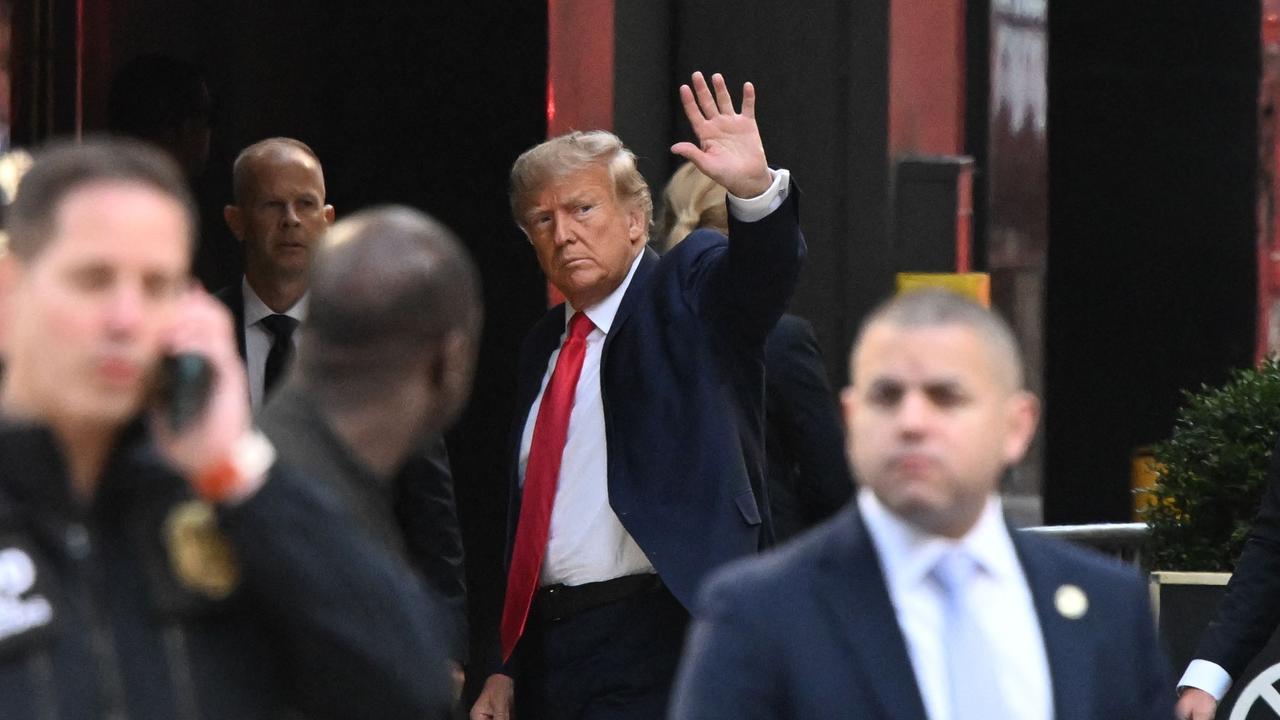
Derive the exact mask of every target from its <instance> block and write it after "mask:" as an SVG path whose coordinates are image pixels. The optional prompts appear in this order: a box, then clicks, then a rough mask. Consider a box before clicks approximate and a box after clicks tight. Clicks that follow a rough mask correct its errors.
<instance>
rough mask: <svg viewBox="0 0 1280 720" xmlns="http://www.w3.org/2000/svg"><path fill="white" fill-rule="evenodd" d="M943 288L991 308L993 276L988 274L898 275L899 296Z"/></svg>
mask: <svg viewBox="0 0 1280 720" xmlns="http://www.w3.org/2000/svg"><path fill="white" fill-rule="evenodd" d="M925 288H941V289H943V290H950V291H951V292H953V293H956V294H957V295H963V296H965V297H967V298H969V299H971V300H973V301H974V302H976V303H978V304H980V305H982V307H985V308H989V307H991V276H990V275H988V274H987V273H898V294H899V295H901V294H902V293H908V292H911V291H912V290H923V289H925Z"/></svg>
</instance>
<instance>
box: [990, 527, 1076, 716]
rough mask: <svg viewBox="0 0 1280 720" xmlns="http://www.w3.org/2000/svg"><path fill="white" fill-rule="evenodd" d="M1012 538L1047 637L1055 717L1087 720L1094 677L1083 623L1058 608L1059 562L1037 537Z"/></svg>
mask: <svg viewBox="0 0 1280 720" xmlns="http://www.w3.org/2000/svg"><path fill="white" fill-rule="evenodd" d="M1010 535H1012V536H1013V543H1014V547H1015V548H1016V549H1017V552H1018V559H1019V560H1020V561H1021V562H1022V571H1023V573H1024V574H1025V575H1026V577H1027V585H1028V586H1029V587H1030V588H1031V599H1032V602H1033V603H1034V604H1035V608H1036V617H1037V618H1038V619H1039V621H1040V632H1041V634H1042V635H1043V636H1044V651H1045V655H1046V656H1047V657H1048V659H1049V677H1050V683H1051V685H1052V687H1053V716H1054V718H1055V719H1056V720H1087V718H1089V717H1091V714H1090V709H1089V707H1088V705H1087V703H1086V702H1085V699H1086V698H1090V697H1093V690H1092V688H1093V687H1094V685H1095V678H1094V677H1093V675H1092V674H1091V668H1092V663H1091V662H1090V659H1089V657H1088V653H1087V652H1086V650H1087V648H1086V647H1085V646H1084V645H1082V644H1081V643H1080V642H1079V640H1078V638H1079V637H1080V624H1079V623H1080V621H1079V620H1073V619H1069V618H1067V617H1066V616H1064V615H1063V614H1062V613H1061V612H1059V611H1058V608H1057V604H1056V603H1057V600H1056V597H1057V594H1058V590H1059V589H1060V588H1061V587H1062V586H1063V585H1064V584H1065V583H1064V582H1063V578H1062V577H1061V576H1060V574H1059V573H1055V572H1053V568H1054V567H1055V566H1056V565H1057V563H1055V562H1054V559H1053V558H1052V557H1051V556H1049V555H1048V554H1046V553H1045V549H1044V547H1043V545H1042V544H1041V541H1038V540H1037V539H1036V538H1032V537H1029V536H1027V535H1026V534H1025V533H1021V532H1018V531H1017V530H1010Z"/></svg>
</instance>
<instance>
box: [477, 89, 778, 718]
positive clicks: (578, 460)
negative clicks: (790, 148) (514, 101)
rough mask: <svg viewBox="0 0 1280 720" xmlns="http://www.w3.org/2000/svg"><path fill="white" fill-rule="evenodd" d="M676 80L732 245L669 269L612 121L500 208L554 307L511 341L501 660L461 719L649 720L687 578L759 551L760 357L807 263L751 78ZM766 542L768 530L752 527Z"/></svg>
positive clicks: (698, 244)
mask: <svg viewBox="0 0 1280 720" xmlns="http://www.w3.org/2000/svg"><path fill="white" fill-rule="evenodd" d="M692 84H693V87H692V88H690V87H689V86H682V88H681V90H680V92H681V98H682V100H683V102H684V107H685V112H686V114H687V116H688V117H689V120H690V122H691V124H692V126H693V130H694V133H695V134H696V135H697V138H698V142H699V144H698V145H694V144H693V143H678V144H676V145H675V146H674V147H673V148H672V150H673V151H674V152H676V153H677V154H680V155H682V156H684V157H686V158H688V159H689V160H691V161H692V162H693V163H694V164H695V165H697V166H698V167H699V169H701V170H702V171H703V172H704V173H706V174H707V175H708V176H710V177H712V178H714V179H715V180H716V181H717V182H719V183H720V184H721V185H723V186H724V187H725V188H727V189H728V191H729V194H730V197H729V200H728V204H729V215H730V225H729V237H728V238H726V237H725V236H724V235H722V234H720V233H718V232H714V231H711V230H700V231H697V232H695V233H693V234H692V235H691V236H690V237H689V238H688V239H687V240H685V241H684V242H683V243H681V244H680V246H679V247H678V248H677V249H676V250H675V251H674V252H671V253H668V254H667V255H665V256H663V257H662V258H661V259H659V258H658V256H657V255H656V254H654V253H653V252H652V251H648V250H646V247H645V243H646V241H647V240H648V235H649V225H650V221H651V216H652V209H653V202H652V198H651V196H650V194H649V188H648V186H647V185H645V182H644V179H643V177H641V175H640V173H639V172H638V171H637V170H636V166H635V156H634V155H632V153H631V152H630V151H629V150H627V149H626V148H625V147H624V146H623V145H622V142H621V141H620V140H619V139H618V138H617V137H615V136H614V135H612V134H611V133H607V132H603V131H595V132H575V133H570V134H567V135H563V136H560V137H557V138H553V139H551V140H548V141H547V142H545V143H542V144H540V145H538V146H535V147H533V148H531V149H529V150H527V151H526V152H525V153H524V154H522V155H521V156H520V158H519V159H517V160H516V162H515V165H514V166H513V167H512V169H511V205H512V211H513V214H514V215H515V219H516V222H517V224H519V225H520V227H521V229H522V230H523V231H524V232H525V234H526V235H527V236H528V238H529V241H530V243H531V244H532V245H533V250H534V252H535V254H536V255H537V259H538V263H539V265H541V267H542V269H543V271H544V272H545V273H546V275H547V278H548V279H549V280H550V282H551V283H552V284H553V285H554V286H555V287H556V288H557V289H559V290H560V291H561V292H562V293H564V295H565V297H566V298H567V300H568V302H567V304H565V305H564V306H560V307H556V308H553V309H552V310H551V311H550V312H549V313H548V314H547V315H546V317H544V318H543V320H542V321H541V322H539V324H538V325H536V326H535V327H534V329H533V330H532V331H531V332H530V334H529V337H528V338H527V340H526V342H525V344H524V347H523V348H522V352H521V359H520V371H519V372H520V378H519V385H518V389H517V405H516V407H517V412H518V415H517V417H516V422H515V427H514V428H513V434H512V443H511V453H510V456H509V457H510V461H511V464H510V467H511V474H510V478H511V500H512V502H511V513H510V516H509V520H508V522H509V526H508V537H509V538H511V539H512V540H511V542H510V543H509V545H508V549H509V553H510V554H509V562H508V574H507V578H508V579H507V587H506V597H505V602H504V607H503V614H502V625H501V628H500V631H499V634H500V638H499V641H500V643H501V653H502V656H503V663H504V664H503V668H502V671H501V672H499V673H497V674H494V675H492V676H490V677H489V679H488V680H487V681H486V683H485V687H484V690H483V691H482V693H481V696H480V698H479V699H478V700H477V702H476V704H475V706H474V707H473V708H472V712H471V717H472V718H473V719H475V720H485V719H488V718H502V717H507V716H509V715H510V713H511V710H512V707H513V705H514V706H515V707H516V708H517V709H518V714H519V715H520V716H522V717H525V718H542V719H547V718H592V719H600V718H655V717H661V716H662V714H663V713H664V712H665V710H666V706H667V697H668V693H669V691H670V686H671V679H672V676H673V674H674V670H675V665H676V662H677V659H678V657H679V654H680V648H681V645H682V642H683V636H684V626H685V623H686V622H687V619H688V612H687V610H686V609H685V608H686V607H687V604H688V603H691V602H692V598H693V594H694V591H695V589H696V588H697V586H698V584H699V582H700V581H701V580H702V578H703V577H704V576H705V575H706V573H707V572H708V571H709V570H710V569H711V568H713V567H715V566H717V565H718V564H720V563H723V562H725V561H727V560H730V559H732V558H736V557H740V556H743V555H747V554H750V553H754V552H756V550H757V549H758V548H759V547H760V545H761V542H762V534H763V533H762V530H761V527H762V524H763V523H767V520H768V515H767V497H766V496H765V495H764V494H763V468H762V444H763V428H762V415H763V412H764V410H763V402H764V400H763V388H764V377H763V353H764V340H765V336H766V335H767V334H768V332H769V329H770V328H772V327H773V325H774V323H775V322H776V321H777V319H778V317H779V316H780V315H781V314H782V311H783V310H784V308H785V307H786V304H787V301H788V299H789V298H790V295H791V292H792V289H793V288H794V286H795V282H796V277H797V275H798V273H799V268H800V260H801V257H802V256H803V254H804V241H803V240H802V238H801V235H800V228H799V218H798V212H799V211H798V207H797V201H796V193H795V191H794V189H793V188H792V187H791V184H790V175H789V173H787V171H785V170H778V171H774V170H771V169H770V168H769V166H768V164H767V162H766V159H765V154H764V147H763V143H762V141H761V139H760V131H759V128H758V127H757V126H756V122H755V90H754V88H753V87H752V86H751V84H750V83H747V84H746V85H744V87H743V96H742V110H741V112H738V111H737V110H736V109H735V108H734V106H733V101H732V99H731V98H730V95H729V91H728V88H727V86H726V85H725V82H724V79H723V78H722V77H720V76H719V75H714V76H713V77H712V83H711V85H708V83H707V82H706V81H705V79H704V78H703V76H702V74H701V73H697V74H695V75H694V76H693V83H692ZM766 536H767V535H766Z"/></svg>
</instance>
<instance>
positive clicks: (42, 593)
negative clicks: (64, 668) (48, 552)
mask: <svg viewBox="0 0 1280 720" xmlns="http://www.w3.org/2000/svg"><path fill="white" fill-rule="evenodd" d="M52 587H53V576H52V575H51V574H50V573H49V572H48V570H47V568H46V567H45V566H44V564H43V563H42V562H39V561H38V558H37V555H36V554H35V553H34V552H32V550H31V547H30V546H29V545H28V544H27V543H26V542H25V541H24V540H22V539H21V538H17V537H3V538H0V655H7V654H9V653H10V652H12V651H15V650H19V649H21V648H25V647H28V646H30V645H31V644H33V643H37V642H40V641H41V640H43V639H44V638H45V637H47V636H48V635H50V634H51V633H52V631H53V628H54V620H55V619H56V618H55V613H54V607H53V593H52V592H51V591H52Z"/></svg>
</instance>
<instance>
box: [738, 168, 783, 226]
mask: <svg viewBox="0 0 1280 720" xmlns="http://www.w3.org/2000/svg"><path fill="white" fill-rule="evenodd" d="M769 174H770V175H771V176H773V184H772V185H770V186H769V189H768V190H765V191H764V192H762V193H760V194H759V195H757V196H755V197H753V198H740V197H738V196H737V195H734V194H733V193H729V214H731V215H733V217H734V218H736V219H738V220H741V221H742V222H756V221H757V220H763V219H765V218H766V217H768V216H769V213H772V212H773V211H774V210H777V209H778V208H780V207H782V202H783V201H784V200H786V199H787V191H788V190H790V189H791V172H790V171H788V170H773V169H770V170H769Z"/></svg>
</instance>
